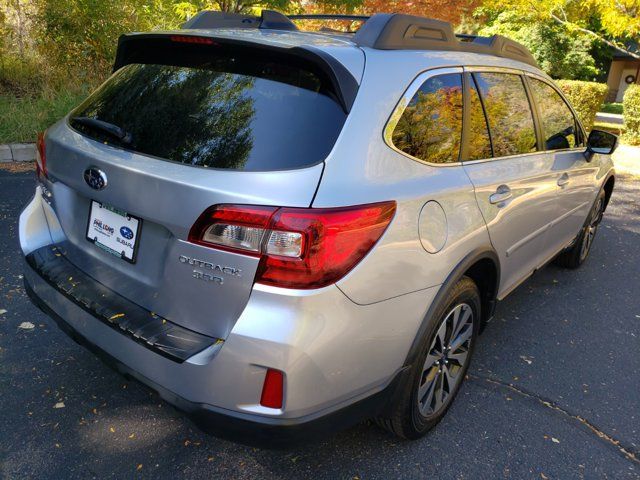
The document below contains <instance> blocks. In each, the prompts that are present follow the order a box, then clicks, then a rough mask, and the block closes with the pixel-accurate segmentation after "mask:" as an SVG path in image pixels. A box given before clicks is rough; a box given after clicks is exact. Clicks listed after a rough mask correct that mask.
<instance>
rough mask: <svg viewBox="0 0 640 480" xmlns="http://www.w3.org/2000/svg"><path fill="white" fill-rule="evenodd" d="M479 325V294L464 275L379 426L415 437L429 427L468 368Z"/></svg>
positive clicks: (438, 313) (435, 319)
mask: <svg viewBox="0 0 640 480" xmlns="http://www.w3.org/2000/svg"><path fill="white" fill-rule="evenodd" d="M479 327H480V294H479V293H478V288H477V287H476V284H475V283H474V282H473V280H471V279H470V278H468V277H463V278H462V279H460V280H459V281H458V283H456V285H455V286H454V287H453V288H452V289H451V291H450V292H449V294H448V295H447V298H446V299H445V300H444V301H443V302H442V304H441V306H440V307H438V308H437V309H436V311H435V312H434V315H433V317H432V319H430V325H429V327H428V328H427V331H426V334H425V335H424V336H423V338H422V342H421V345H420V350H421V354H420V355H419V356H418V358H417V360H416V362H415V363H414V364H413V365H412V367H411V373H410V375H409V380H408V381H407V383H406V384H405V385H404V386H403V387H402V391H401V392H400V394H399V396H398V397H397V400H396V403H395V404H394V405H393V406H392V408H391V414H390V415H389V416H388V417H387V418H378V419H377V423H378V424H379V425H381V426H382V427H384V428H386V429H387V430H389V431H391V432H392V433H394V434H396V435H398V436H400V437H403V438H407V439H416V438H420V437H421V436H423V435H424V434H425V433H427V432H428V431H429V430H430V429H431V428H433V427H434V426H435V425H436V424H437V423H438V422H439V421H440V420H441V419H442V417H443V416H444V415H445V413H446V412H447V410H448V408H449V406H450V405H451V403H452V402H453V399H454V398H455V396H456V394H457V393H458V390H459V389H460V385H461V384H462V381H463V380H464V376H465V373H466V372H467V369H468V368H469V363H470V360H471V355H472V354H473V349H474V347H475V342H476V338H477V335H478V331H479Z"/></svg>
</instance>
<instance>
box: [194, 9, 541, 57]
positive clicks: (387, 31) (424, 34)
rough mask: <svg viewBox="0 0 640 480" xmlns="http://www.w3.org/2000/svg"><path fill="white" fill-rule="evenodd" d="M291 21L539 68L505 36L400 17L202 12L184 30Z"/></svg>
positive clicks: (387, 43)
mask: <svg viewBox="0 0 640 480" xmlns="http://www.w3.org/2000/svg"><path fill="white" fill-rule="evenodd" d="M292 20H352V21H362V22H364V23H363V24H362V26H361V27H360V29H359V30H358V31H357V32H356V33H355V35H354V36H353V42H354V43H356V44H357V45H359V46H361V47H369V48H375V49H378V50H447V51H455V52H473V53H484V54H488V55H496V56H498V57H503V58H509V59H512V60H518V61H520V62H524V63H527V64H529V65H532V66H534V67H538V64H537V63H536V60H535V59H534V58H533V55H531V52H529V50H527V48H526V47H525V46H523V45H521V44H520V43H518V42H516V41H514V40H511V39H509V38H507V37H503V36H502V35H494V36H492V37H479V36H476V35H456V34H455V33H454V32H453V28H452V26H451V24H450V23H448V22H443V21H442V20H435V19H433V18H424V17H417V16H414V15H404V14H399V13H378V14H376V15H373V16H372V17H367V16H364V15H291V16H289V17H287V16H285V15H283V14H282V13H280V12H275V11H273V10H263V11H262V15H261V16H260V17H254V16H251V15H242V14H236V13H225V12H215V11H211V10H207V11H203V12H200V13H199V14H197V15H196V16H195V17H193V18H192V19H191V20H189V21H188V22H187V23H185V24H184V25H183V27H182V28H186V29H195V28H199V29H214V28H260V29H273V30H293V31H297V30H298V27H297V26H296V25H295V24H294V23H293V21H292Z"/></svg>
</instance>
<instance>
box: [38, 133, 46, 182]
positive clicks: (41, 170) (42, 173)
mask: <svg viewBox="0 0 640 480" xmlns="http://www.w3.org/2000/svg"><path fill="white" fill-rule="evenodd" d="M36 176H37V177H38V178H43V177H44V178H46V177H47V155H46V152H45V148H44V132H40V133H38V140H37V141H36Z"/></svg>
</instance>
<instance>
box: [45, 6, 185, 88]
mask: <svg viewBox="0 0 640 480" xmlns="http://www.w3.org/2000/svg"><path fill="white" fill-rule="evenodd" d="M36 2H37V7H38V10H37V12H38V13H37V16H36V18H35V23H36V28H35V29H34V34H35V36H36V41H37V48H38V51H39V53H40V54H41V55H42V56H44V57H46V58H47V60H48V61H50V62H52V63H53V64H55V65H57V66H58V67H59V68H61V69H63V70H66V71H67V72H69V73H71V74H73V75H81V76H82V77H83V78H81V79H80V80H83V81H87V82H89V83H95V82H96V77H98V78H100V79H101V78H103V77H104V76H106V75H107V74H108V72H109V69H110V66H111V63H112V62H113V58H114V57H115V49H116V46H117V40H118V37H119V36H120V35H122V34H123V33H127V32H131V31H140V30H150V29H153V28H157V27H162V28H172V27H176V26H177V25H178V22H179V19H178V17H177V15H176V14H175V13H174V11H173V8H172V3H171V2H170V1H169V0H125V1H122V0H119V1H117V2H105V1H103V0H36Z"/></svg>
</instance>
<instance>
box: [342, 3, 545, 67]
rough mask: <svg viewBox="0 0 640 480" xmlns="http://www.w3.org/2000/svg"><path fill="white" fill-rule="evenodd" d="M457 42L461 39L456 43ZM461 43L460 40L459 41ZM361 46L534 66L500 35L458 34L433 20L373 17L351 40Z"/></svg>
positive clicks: (526, 52)
mask: <svg viewBox="0 0 640 480" xmlns="http://www.w3.org/2000/svg"><path fill="white" fill-rule="evenodd" d="M459 39H460V40H459ZM461 40H462V41H461ZM353 41H354V42H355V43H357V44H358V45H360V46H362V47H370V48H375V49H378V50H448V51H456V52H473V53H485V54H489V55H496V56H499V57H504V58H510V59H512V60H518V61H520V62H524V63H528V64H529V65H533V66H534V67H537V66H538V64H537V63H536V61H535V59H534V58H533V55H531V52H529V50H527V48H526V47H524V46H523V45H521V44H519V43H518V42H515V41H513V40H511V39H509V38H506V37H503V36H501V35H494V36H492V37H478V36H474V35H459V36H457V35H456V34H455V33H454V32H453V28H452V27H451V24H450V23H448V22H443V21H441V20H435V19H432V18H424V17H416V16H413V15H403V14H386V13H380V14H377V15H374V16H372V17H371V18H370V19H369V20H368V21H367V22H365V23H364V25H362V27H361V28H360V30H358V32H357V33H356V34H355V36H354V37H353Z"/></svg>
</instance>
